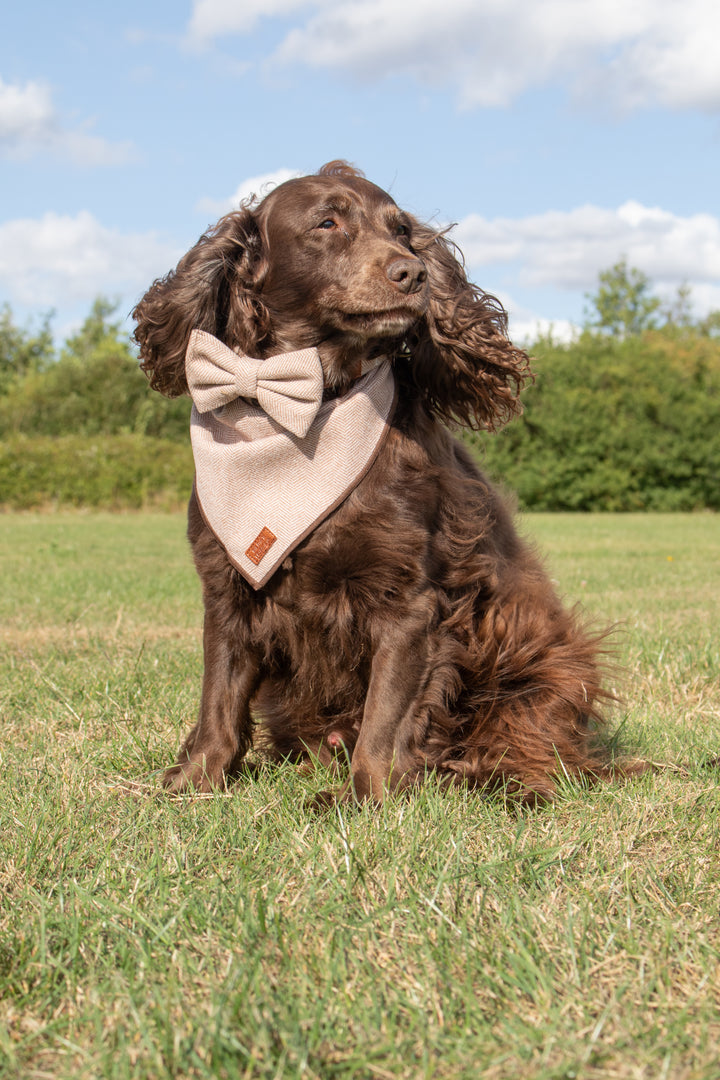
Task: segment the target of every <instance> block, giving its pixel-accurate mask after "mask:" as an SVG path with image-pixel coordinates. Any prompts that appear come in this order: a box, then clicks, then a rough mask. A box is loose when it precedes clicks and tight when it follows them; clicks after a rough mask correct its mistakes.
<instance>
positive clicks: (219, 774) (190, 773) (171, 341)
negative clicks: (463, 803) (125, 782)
mask: <svg viewBox="0 0 720 1080" xmlns="http://www.w3.org/2000/svg"><path fill="white" fill-rule="evenodd" d="M454 251H455V249H454V248H453V245H452V244H450V243H449V242H448V241H447V240H446V239H445V238H444V237H443V236H442V235H441V234H440V233H438V232H437V231H436V230H433V229H431V228H429V227H428V226H426V225H421V224H419V223H418V222H416V221H415V220H414V219H413V218H411V217H410V216H409V215H408V214H406V213H403V212H402V211H401V210H400V209H399V208H398V207H397V206H396V204H395V203H394V202H393V200H392V199H391V198H390V196H389V195H387V194H386V193H385V192H384V191H382V190H381V189H380V188H378V187H376V186H375V185H374V184H371V183H369V182H368V181H367V180H366V179H364V177H363V176H362V174H361V173H359V172H357V171H355V170H354V169H351V168H350V167H349V166H347V165H345V164H344V163H342V162H333V163H332V164H330V165H327V166H325V167H324V168H323V169H321V170H320V172H319V173H318V174H317V175H315V176H308V177H304V178H301V179H296V180H290V181H288V182H287V183H285V184H282V185H281V186H280V187H278V188H276V189H275V190H274V191H272V192H271V193H270V194H269V195H268V196H267V197H266V198H264V199H263V200H262V201H261V202H260V203H259V204H258V205H255V206H252V207H250V208H245V209H241V210H238V211H236V212H233V213H230V214H228V215H226V216H225V217H224V218H222V219H221V220H220V221H219V222H218V224H217V225H216V226H215V227H214V228H213V229H212V230H210V231H209V232H208V233H207V234H205V235H204V236H203V237H201V239H200V240H199V241H198V243H197V244H196V245H195V247H194V248H192V250H191V251H189V252H188V254H187V255H185V256H184V258H183V259H182V260H181V261H180V263H179V264H178V266H177V269H176V270H175V271H173V272H172V273H170V274H168V276H167V277H166V278H165V279H163V280H161V281H156V282H155V283H154V285H153V286H152V287H151V288H150V290H149V291H148V293H147V294H146V296H145V297H144V298H143V300H142V301H141V302H140V303H139V304H138V306H137V308H136V310H135V312H134V315H135V319H136V320H137V330H136V338H137V341H138V343H139V345H140V353H141V358H142V366H143V369H144V370H145V372H146V373H147V374H148V376H149V378H150V381H151V384H152V386H153V387H154V388H155V389H157V390H160V391H162V392H163V393H165V394H168V395H170V396H175V395H178V394H182V393H186V392H187V391H188V381H187V372H186V353H187V351H188V344H189V341H190V338H191V333H192V331H193V330H199V331H203V332H204V333H205V335H207V337H203V335H200V339H202V340H203V341H206V340H209V341H213V340H214V339H219V341H218V347H219V348H220V349H222V346H220V345H219V343H223V344H224V345H225V346H229V347H230V350H232V351H233V352H234V353H236V354H239V353H242V354H245V355H247V356H249V357H252V358H256V359H259V360H263V361H265V360H266V359H267V358H270V357H273V358H274V357H279V356H280V355H281V354H285V353H286V352H287V351H288V350H291V351H298V350H309V351H310V353H311V354H312V355H317V356H319V360H320V363H321V388H320V392H321V393H323V397H324V404H323V405H322V406H321V408H324V409H334V408H335V407H336V406H337V405H338V403H340V404H343V403H345V402H346V400H347V401H348V402H349V401H350V400H351V398H352V400H356V401H359V400H360V399H361V398H362V393H363V391H362V387H361V389H360V390H358V387H359V386H360V384H361V382H362V378H361V380H360V383H359V382H358V378H359V377H360V376H361V374H362V372H363V371H364V370H366V369H370V371H371V374H372V369H373V365H376V364H377V363H378V359H379V358H380V357H385V358H388V360H389V361H390V364H391V367H390V368H387V370H389V371H391V376H390V384H389V385H391V386H394V388H395V398H396V402H395V404H394V405H391V406H390V411H389V413H388V415H387V418H386V419H385V420H384V421H382V423H384V430H383V434H382V437H381V438H380V440H379V443H378V445H377V447H376V448H375V449H374V450H373V451H372V453H371V454H370V457H369V461H368V464H367V467H363V469H361V470H360V473H361V475H360V476H359V477H358V478H357V479H356V480H355V482H354V486H352V488H351V490H349V492H344V493H343V497H342V498H341V499H340V500H339V504H338V505H333V506H331V507H330V508H329V509H327V508H326V511H325V512H324V516H323V517H322V519H321V520H319V521H317V522H314V528H312V530H311V531H309V534H308V535H306V536H305V537H304V538H302V539H301V540H300V542H299V543H297V544H296V545H295V546H294V548H293V549H292V550H291V553H290V554H289V555H288V556H287V557H286V558H284V559H283V561H282V563H281V564H279V565H278V567H277V569H276V570H274V571H273V573H272V574H271V576H270V577H269V579H268V580H267V581H265V582H264V583H262V584H261V585H259V586H257V587H256V585H257V583H256V585H253V584H251V583H250V581H249V580H247V576H246V574H245V572H244V570H243V567H242V565H241V561H240V562H239V561H238V558H236V557H235V556H234V555H233V554H232V553H229V549H228V544H227V542H225V541H223V543H221V542H220V540H219V539H218V537H217V535H216V531H214V528H211V527H210V524H208V520H207V515H206V514H205V512H204V511H205V509H206V507H205V497H204V496H201V499H202V502H203V505H202V506H201V505H200V503H199V501H198V494H197V491H196V492H194V493H193V497H192V499H191V502H190V510H189V528H188V535H189V538H190V542H191V544H192V549H193V554H194V558H195V564H196V567H197V571H198V574H199V575H200V578H201V580H202V584H203V594H204V601H205V628H204V655H205V673H204V679H203V688H202V702H201V706H200V716H199V719H198V721H197V723H196V724H195V726H194V727H193V729H192V730H191V732H190V734H189V735H188V737H187V739H186V740H185V743H184V745H183V747H182V749H181V751H180V754H179V757H178V760H177V764H176V765H174V766H173V767H172V768H169V769H168V770H167V772H166V773H165V778H164V783H165V786H166V787H167V788H169V789H171V790H173V791H177V792H179V791H183V790H185V789H186V788H188V787H194V788H196V789H201V790H207V789H210V788H212V787H216V786H221V785H222V784H223V783H224V781H225V779H226V777H228V776H231V775H232V774H233V773H235V772H237V770H238V769H239V766H240V764H241V762H242V760H243V758H244V756H245V754H246V753H247V751H248V749H249V748H250V746H251V744H252V741H253V734H254V725H255V723H258V724H259V725H260V726H261V728H262V733H263V741H264V743H265V745H266V746H268V747H270V748H271V750H272V752H273V753H274V754H275V755H276V756H277V757H278V758H286V757H290V758H293V759H296V760H297V759H301V758H303V757H305V756H307V755H317V757H318V758H319V759H320V760H321V761H322V762H329V761H330V760H332V758H333V757H334V756H337V755H342V756H343V757H344V756H347V757H348V758H349V760H350V764H351V780H350V782H349V783H348V784H347V785H346V786H345V789H344V792H343V794H344V795H345V796H347V797H355V798H359V799H365V798H372V799H374V800H379V799H381V798H382V797H383V796H384V794H385V793H386V792H388V791H391V790H393V789H397V788H399V787H406V786H409V785H411V784H414V783H417V782H419V781H421V780H422V778H423V777H424V775H425V774H426V771H427V770H436V771H438V772H439V773H441V774H442V775H443V776H445V777H447V778H449V779H451V780H454V781H458V782H468V783H470V784H472V785H474V786H486V785H495V784H500V783H501V784H505V785H506V786H507V788H508V790H509V791H510V792H511V793H514V794H517V795H519V796H521V797H527V798H531V799H533V798H537V797H541V798H542V797H549V796H551V795H552V792H553V790H554V778H556V777H557V776H558V775H561V774H563V773H565V774H568V775H581V774H586V775H593V774H597V773H598V772H599V771H601V770H602V768H603V762H602V758H601V757H599V756H598V754H599V752H598V751H597V750H595V749H594V748H593V744H592V728H593V727H594V725H595V723H596V722H597V721H598V720H599V719H600V718H599V716H598V713H597V711H596V703H597V701H598V699H600V698H602V697H603V696H604V695H603V692H602V690H601V688H600V684H599V677H598V667H597V649H598V647H597V640H596V639H595V638H594V637H592V636H591V635H588V634H587V633H586V632H585V631H584V630H583V629H582V627H581V626H579V625H578V623H577V621H576V620H575V618H574V617H573V616H572V615H571V614H570V613H568V612H567V611H565V610H564V609H563V607H562V606H561V604H560V602H559V600H558V598H557V596H556V595H555V592H554V590H553V587H552V585H551V583H550V581H549V580H548V578H547V576H546V574H545V573H544V571H543V569H542V568H541V566H540V565H539V563H538V561H537V560H536V558H535V557H534V555H533V554H532V553H531V552H530V551H529V549H528V547H527V546H526V545H525V544H524V543H523V542H522V541H521V540H520V539H519V538H518V535H517V533H516V532H515V529H514V527H513V524H512V521H511V518H510V515H509V513H508V511H507V510H506V508H505V506H504V505H503V502H502V500H501V498H500V497H499V496H498V494H497V493H496V492H495V491H494V490H493V488H492V487H491V485H490V483H489V482H488V480H487V479H486V478H485V477H484V476H483V475H482V473H481V472H479V471H478V469H477V468H476V466H475V464H474V462H473V461H472V460H471V458H470V456H469V454H468V453H467V451H466V450H465V449H464V447H463V446H462V445H460V444H459V443H458V442H456V441H455V440H454V439H453V438H452V437H451V435H450V434H449V432H448V429H447V427H446V423H447V422H459V423H461V424H465V425H470V426H476V427H484V428H493V427H495V426H497V425H498V424H500V423H502V422H504V421H505V420H507V419H508V418H509V417H510V416H512V415H513V413H515V412H516V411H517V407H518V406H517V395H518V392H519V390H520V389H521V387H522V384H523V382H524V380H525V379H526V378H527V377H528V376H529V368H528V360H527V356H526V355H525V353H524V352H523V351H522V350H520V349H517V348H515V347H514V346H513V345H512V344H511V343H510V341H509V340H508V338H507V332H506V316H505V313H504V312H503V310H502V308H501V306H500V305H499V304H498V302H497V301H496V300H494V299H493V298H492V297H490V296H488V295H486V294H485V293H483V292H482V291H480V290H479V289H478V288H476V287H475V286H473V285H471V284H470V283H468V281H467V279H466V277H465V273H464V271H463V269H462V266H461V264H460V263H459V262H458V260H457V258H456V257H455V253H454ZM210 336H211V337H210ZM194 339H195V340H197V339H198V336H197V335H195V336H194ZM314 350H317V354H315V353H314ZM226 351H227V350H226ZM233 359H234V357H233ZM385 363H386V364H387V361H386V362H385ZM260 367H261V365H258V364H257V363H256V364H255V369H254V370H255V371H256V373H257V370H259V368H260ZM370 377H371V376H363V378H370ZM323 383H324V392H323V387H322V384H323ZM353 395H354V397H353ZM197 400H198V398H196V403H197ZM236 406H237V403H236ZM239 407H240V413H242V410H243V409H245V410H246V412H245V413H242V415H243V416H249V417H250V422H251V423H252V424H266V425H269V427H268V429H267V430H268V431H272V433H273V435H274V436H275V435H277V437H278V438H279V439H281V440H282V439H284V440H285V441H286V442H288V443H292V445H293V447H294V450H293V452H295V451H299V452H303V451H304V447H305V446H306V443H305V442H304V441H303V438H300V439H298V438H297V437H296V436H295V435H290V434H287V433H286V432H284V431H283V429H282V427H281V426H280V425H278V424H277V423H276V422H275V420H272V419H268V418H267V417H265V416H264V414H262V416H260V415H259V414H261V413H262V410H260V408H259V407H258V406H256V405H253V404H251V403H248V402H247V401H245V400H244V399H242V398H241V400H240V403H239ZM313 407H315V406H313ZM225 408H231V405H227V406H226V407H225ZM393 409H394V411H393ZM248 410H249V411H248ZM240 413H238V414H237V415H240ZM206 415H208V416H210V415H211V416H214V417H216V419H217V417H220V418H221V420H222V418H223V415H224V414H223V409H222V408H221V409H219V411H218V410H216V411H215V412H213V413H210V414H206ZM234 415H235V414H233V416H234ZM318 415H320V414H318ZM323 415H325V414H323ZM332 415H336V414H335V413H332ZM337 415H338V416H340V415H342V414H340V413H337ZM196 419H201V418H199V416H198V417H196ZM231 420H232V417H231ZM194 422H195V421H194ZM212 422H213V423H215V421H212ZM223 422H225V423H226V427H225V428H223V429H222V430H223V431H228V430H230V428H232V423H231V422H230V421H223ZM243 422H245V421H243ZM228 424H229V428H228ZM238 424H239V426H238V428H237V430H238V431H240V430H241V424H240V422H238ZM208 430H209V429H208ZM218 430H219V429H218ZM232 430H233V431H234V430H235V429H232ZM258 430H260V429H259V428H258ZM263 430H265V429H263ZM310 430H311V432H312V431H314V430H315V428H311V429H310ZM244 437H245V436H242V438H244ZM213 438H214V439H215V441H217V439H218V436H217V432H216V433H215V435H214V436H213ZM228 438H229V439H230V441H232V438H230V436H228ZM228 438H225V436H221V437H220V442H221V443H223V445H224V444H225V443H226V442H227V441H228ZM233 438H235V436H234V435H233ZM237 438H239V439H241V441H242V438H241V436H237ZM304 438H306V439H311V435H307V436H306V437H304ZM253 445H254V444H253ZM307 445H310V444H309V443H308V444H307ZM314 445H315V444H313V447H314ZM343 445H344V447H345V449H344V451H343V454H342V455H338V457H337V467H338V469H341V468H344V467H345V465H346V464H347V461H348V458H352V457H353V451H352V449H351V450H350V451H348V442H347V438H346V440H345V443H344V444H343ZM351 445H352V444H351ZM313 453H314V450H313ZM310 457H312V454H305V458H307V459H309V458H310ZM341 458H342V460H341ZM220 486H221V487H222V484H220ZM211 487H212V484H211V485H210V487H208V488H207V490H208V492H210V491H211ZM256 488H257V485H255V488H254V489H253V490H255V489H256ZM260 490H262V488H261V489H260ZM221 495H222V492H221ZM208 497H209V496H208ZM290 502H291V503H292V506H291V510H292V509H293V508H294V509H298V508H300V509H302V503H303V500H302V498H301V497H296V498H294V500H293V499H291V500H290ZM234 517H235V518H236V519H242V518H243V512H242V510H241V511H240V512H239V513H235V514H234ZM262 537H266V539H263V538H262ZM274 540H275V536H274V533H273V530H272V528H271V529H269V530H267V532H266V533H262V534H261V535H259V536H258V537H256V543H257V544H259V547H257V546H256V547H252V545H251V547H250V548H249V549H248V551H247V552H245V555H248V556H252V559H253V561H254V560H255V558H257V557H258V556H259V557H260V559H262V558H264V548H265V546H266V543H269V544H272V543H273V542H274Z"/></svg>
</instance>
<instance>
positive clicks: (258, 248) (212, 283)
mask: <svg viewBox="0 0 720 1080" xmlns="http://www.w3.org/2000/svg"><path fill="white" fill-rule="evenodd" d="M266 272H267V262H266V258H265V254H264V251H263V243H262V239H261V236H260V232H259V230H258V226H257V222H256V220H255V216H254V215H253V213H252V212H251V211H250V210H248V209H242V210H235V211H233V212H232V213H230V214H226V215H225V217H223V218H221V219H220V221H218V223H217V224H216V225H214V226H213V228H212V229H208V231H207V232H206V233H204V234H203V236H201V237H200V239H199V240H198V242H197V244H196V245H195V246H194V247H193V248H191V249H190V251H188V253H187V255H184V256H183V258H182V259H181V260H180V262H179V263H178V265H177V266H176V268H175V269H174V270H171V271H170V273H169V274H168V275H167V276H166V277H164V278H160V279H158V280H157V281H155V282H154V283H153V284H152V285H151V286H150V288H149V289H148V291H147V293H146V294H145V296H144V297H143V298H142V300H141V301H140V303H139V304H138V305H137V307H136V308H135V310H134V311H133V318H134V319H135V321H136V323H137V326H136V329H135V340H136V341H137V343H138V345H139V346H140V359H141V364H140V366H141V368H142V370H143V371H144V372H145V374H146V375H147V376H148V378H149V379H150V385H151V386H152V387H153V389H154V390H159V391H160V392H161V393H163V394H166V395H167V396H168V397H177V396H178V395H179V394H184V393H187V381H186V378H185V351H186V349H187V345H188V340H189V338H190V333H191V331H192V330H194V329H199V330H205V331H206V332H207V333H209V334H213V335H214V336H215V337H217V338H220V340H221V341H223V342H224V343H225V344H226V345H229V346H230V347H231V348H234V347H239V348H240V349H241V350H242V351H243V352H245V353H248V354H249V355H253V353H255V352H256V350H257V349H258V347H259V345H260V343H261V342H262V340H263V339H264V338H265V337H266V336H267V333H268V330H269V315H268V312H267V310H266V309H265V306H264V305H263V304H262V303H261V302H260V300H259V299H258V296H257V293H256V289H257V288H258V286H259V285H260V284H261V282H262V279H263V277H264V275H265V273H266Z"/></svg>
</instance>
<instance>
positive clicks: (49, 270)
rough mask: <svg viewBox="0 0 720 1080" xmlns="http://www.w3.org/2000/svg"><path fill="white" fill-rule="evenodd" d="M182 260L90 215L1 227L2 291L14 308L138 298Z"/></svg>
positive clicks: (148, 236)
mask: <svg viewBox="0 0 720 1080" xmlns="http://www.w3.org/2000/svg"><path fill="white" fill-rule="evenodd" d="M181 254H182V252H181V251H178V250H177V249H175V248H173V247H171V246H170V245H168V244H166V243H163V242H162V241H161V240H160V239H159V238H158V237H157V236H156V235H155V234H153V233H121V232H119V231H118V230H116V229H109V228H107V227H106V226H104V225H102V224H101V223H100V222H99V221H97V219H96V218H94V217H93V215H92V214H90V213H88V212H87V211H82V212H81V213H79V214H77V215H75V216H74V217H71V216H69V215H60V214H54V213H47V214H45V215H44V216H43V217H42V218H39V219H24V220H21V219H18V220H15V221H7V222H5V223H4V224H0V285H1V286H2V288H3V291H4V292H5V293H7V295H8V296H9V297H10V299H11V300H12V301H13V303H19V304H27V305H31V306H33V307H63V306H66V305H68V304H71V303H73V302H75V301H78V300H83V301H91V300H92V299H93V298H94V297H95V296H97V295H98V293H105V294H106V295H110V296H116V295H121V296H127V297H130V298H131V299H134V298H136V297H137V296H139V295H140V294H141V293H142V292H144V290H145V289H146V288H147V287H148V286H149V285H150V283H151V282H152V281H153V279H154V278H155V277H158V276H160V275H162V274H165V273H167V271H168V270H170V269H171V268H172V267H173V266H174V265H175V263H176V262H177V260H178V258H179V257H180V255H181Z"/></svg>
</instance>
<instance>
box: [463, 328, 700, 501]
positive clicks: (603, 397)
mask: <svg viewBox="0 0 720 1080" xmlns="http://www.w3.org/2000/svg"><path fill="white" fill-rule="evenodd" d="M534 352H535V361H534V368H535V371H536V374H537V379H536V382H535V385H534V386H531V387H529V388H528V389H527V390H526V391H525V393H524V395H523V401H524V405H525V411H524V414H523V416H522V417H520V418H519V419H517V420H515V421H513V422H512V423H511V424H510V425H508V427H507V428H505V429H504V430H503V431H502V432H500V433H499V434H497V435H485V434H484V433H483V434H480V435H467V436H466V438H467V440H468V442H469V443H470V444H471V446H473V447H474V448H475V449H476V451H477V452H478V454H479V455H480V457H481V459H482V462H483V464H484V467H485V469H486V470H487V471H488V472H489V473H490V475H491V476H493V477H495V478H496V479H499V480H501V481H502V482H503V484H504V485H505V486H506V487H508V488H509V489H511V490H513V491H515V492H516V493H517V495H518V498H519V502H520V505H521V506H522V507H523V508H526V509H533V510H610V511H617V510H622V511H627V510H696V509H702V508H711V509H715V510H720V342H718V341H716V340H713V339H710V338H707V337H701V336H699V335H693V334H684V335H683V334H669V333H667V332H665V333H663V332H657V333H647V334H644V335H642V336H636V337H629V338H626V339H625V340H623V341H618V340H613V339H610V338H607V337H603V336H600V335H592V334H584V335H583V336H582V337H581V338H580V339H579V340H578V341H577V342H575V343H573V344H572V345H569V346H566V347H563V346H558V345H557V344H554V343H552V342H540V343H538V345H537V346H536V348H535V350H534Z"/></svg>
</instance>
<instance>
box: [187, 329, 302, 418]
mask: <svg viewBox="0 0 720 1080" xmlns="http://www.w3.org/2000/svg"><path fill="white" fill-rule="evenodd" d="M185 373H186V375H187V381H188V386H189V388H190V396H191V397H192V399H193V402H194V403H195V407H196V409H197V410H198V412H200V413H206V412H210V411H211V410H213V409H219V408H221V407H222V406H223V405H227V404H228V402H230V401H234V400H235V398H239V397H246V398H254V399H255V400H257V402H258V404H259V405H260V407H261V409H263V411H264V412H266V413H267V414H268V416H270V417H272V419H273V420H275V421H276V422H277V423H278V424H281V425H282V427H284V428H285V429H286V430H287V431H290V432H292V434H293V435H297V436H298V437H299V438H304V437H305V436H306V435H307V433H308V431H309V429H310V426H311V424H312V422H313V420H314V419H315V416H316V415H317V411H318V409H319V408H320V403H321V401H322V395H323V370H322V364H321V363H320V356H319V354H318V351H317V349H300V350H298V351H297V352H288V353H281V354H280V355H279V356H271V357H269V358H268V359H267V360H253V359H252V357H250V356H242V355H239V354H238V353H236V352H233V351H232V349H229V348H228V347H227V345H223V343H222V341H219V340H218V339H217V338H216V337H213V335H212V334H207V333H205V331H204V330H193V332H192V333H191V335H190V341H189V343H188V347H187V353H186V354H185Z"/></svg>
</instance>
